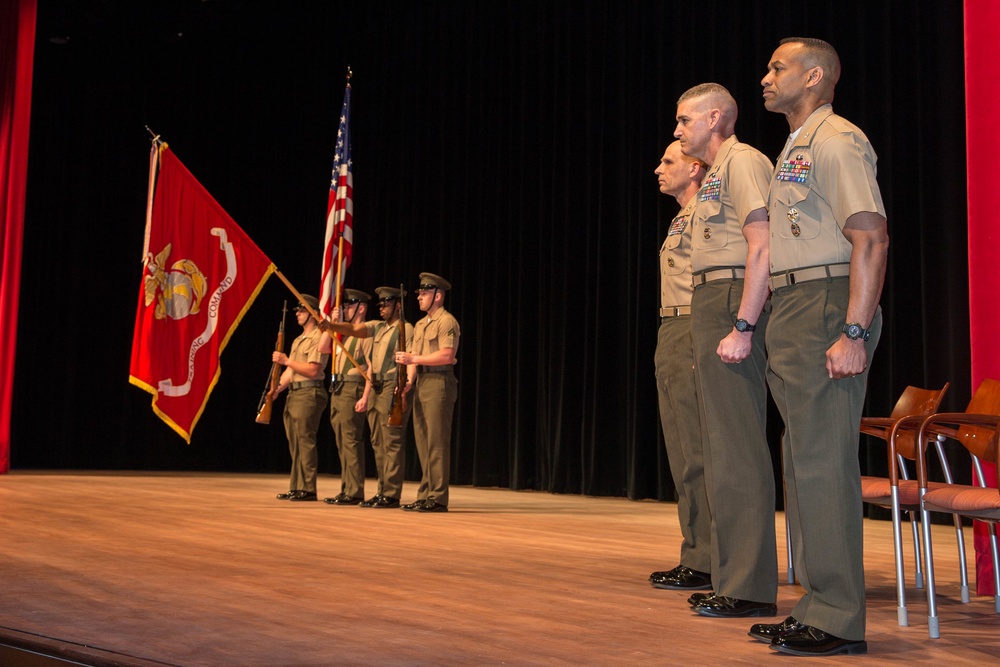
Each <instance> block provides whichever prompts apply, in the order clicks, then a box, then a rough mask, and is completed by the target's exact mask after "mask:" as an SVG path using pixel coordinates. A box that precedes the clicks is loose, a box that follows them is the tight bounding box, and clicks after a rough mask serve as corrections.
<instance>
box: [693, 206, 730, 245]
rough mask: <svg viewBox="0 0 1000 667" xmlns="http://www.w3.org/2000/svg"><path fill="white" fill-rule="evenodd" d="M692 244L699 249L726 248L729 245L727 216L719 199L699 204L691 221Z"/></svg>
mask: <svg viewBox="0 0 1000 667" xmlns="http://www.w3.org/2000/svg"><path fill="white" fill-rule="evenodd" d="M691 224H692V225H693V226H692V227H691V243H692V245H695V246H698V247H699V248H724V247H726V244H727V243H728V236H729V230H728V229H726V214H725V211H723V210H722V202H721V201H719V200H717V199H709V200H707V201H703V202H698V208H696V209H695V211H694V217H693V219H692V220H691Z"/></svg>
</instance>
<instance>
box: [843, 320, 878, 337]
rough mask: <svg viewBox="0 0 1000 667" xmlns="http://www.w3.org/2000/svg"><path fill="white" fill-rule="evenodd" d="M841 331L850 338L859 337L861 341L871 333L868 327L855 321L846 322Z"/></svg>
mask: <svg viewBox="0 0 1000 667" xmlns="http://www.w3.org/2000/svg"><path fill="white" fill-rule="evenodd" d="M841 331H842V332H843V333H844V334H846V335H847V337H848V338H850V339H851V340H858V339H859V338H860V339H861V340H863V341H867V340H868V339H869V338H871V335H872V332H871V330H870V329H865V328H864V327H863V326H861V325H860V324H858V323H857V322H848V323H846V324H845V325H844V328H843V329H841Z"/></svg>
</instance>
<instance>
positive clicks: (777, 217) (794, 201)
mask: <svg viewBox="0 0 1000 667" xmlns="http://www.w3.org/2000/svg"><path fill="white" fill-rule="evenodd" d="M771 187H772V190H773V191H774V192H773V193H772V204H771V211H770V225H771V231H774V230H775V229H776V230H777V232H778V235H779V236H780V237H781V238H783V239H798V240H801V241H806V240H809V239H814V238H816V237H817V236H819V232H820V222H819V219H820V216H819V208H818V206H817V199H818V198H817V195H816V193H814V192H813V191H812V189H811V188H810V187H809V186H808V185H806V184H805V183H791V182H784V181H779V182H776V183H774V184H773V185H772V186H771Z"/></svg>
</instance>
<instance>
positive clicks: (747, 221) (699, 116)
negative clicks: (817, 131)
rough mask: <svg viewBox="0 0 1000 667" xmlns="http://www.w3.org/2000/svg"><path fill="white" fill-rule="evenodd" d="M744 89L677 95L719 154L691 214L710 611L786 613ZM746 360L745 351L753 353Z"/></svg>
mask: <svg viewBox="0 0 1000 667" xmlns="http://www.w3.org/2000/svg"><path fill="white" fill-rule="evenodd" d="M736 115H737V109H736V101H735V100H734V99H733V97H732V95H730V94H729V91H728V90H726V89H725V88H724V87H722V86H720V85H719V84H717V83H703V84H701V85H698V86H695V87H694V88H691V89H690V90H688V91H686V92H685V93H684V94H683V95H681V97H680V99H679V100H678V101H677V128H676V130H675V131H674V136H675V137H677V139H679V140H680V144H681V151H683V152H684V154H685V155H690V156H692V157H696V158H698V159H699V160H701V161H702V162H704V163H705V164H710V165H712V166H711V167H710V168H709V169H708V174H707V175H706V176H705V180H704V182H703V183H702V186H701V189H700V190H699V191H698V195H697V197H696V198H695V199H696V200H697V202H696V204H695V209H694V212H693V213H692V214H691V268H692V271H693V277H694V294H693V296H692V298H691V330H692V331H693V332H697V335H695V336H694V341H693V342H694V356H695V369H696V375H697V386H698V392H699V398H700V401H701V424H702V436H703V438H704V442H705V450H704V456H705V483H706V489H707V493H708V502H709V508H710V510H711V513H712V525H713V533H712V547H713V548H712V552H713V553H712V583H713V585H714V586H715V595H712V596H710V597H707V598H703V599H700V600H696V601H695V603H694V604H693V606H692V608H693V609H694V610H695V611H696V612H697V613H699V614H701V615H703V616H713V617H740V616H774V615H776V614H777V606H776V604H775V600H776V599H777V595H778V556H777V552H776V548H775V530H774V473H773V472H772V469H771V453H770V450H769V448H768V446H767V438H766V435H765V421H766V415H767V388H766V384H765V377H764V372H765V363H766V361H765V357H764V333H765V329H766V323H767V313H766V312H765V305H766V302H767V296H768V288H767V275H768V259H767V253H768V245H767V243H768V242H767V235H768V224H767V189H768V184H769V180H770V172H771V164H770V162H769V161H768V159H767V158H766V157H764V156H763V155H762V154H761V153H760V151H758V150H756V149H755V148H753V147H751V146H748V145H747V144H743V143H739V141H738V140H737V138H736V135H735V126H736ZM744 362H745V363H744Z"/></svg>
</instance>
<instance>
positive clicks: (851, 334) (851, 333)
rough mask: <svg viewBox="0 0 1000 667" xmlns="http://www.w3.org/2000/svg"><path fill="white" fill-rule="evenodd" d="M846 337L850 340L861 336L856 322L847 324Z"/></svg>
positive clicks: (859, 327)
mask: <svg viewBox="0 0 1000 667" xmlns="http://www.w3.org/2000/svg"><path fill="white" fill-rule="evenodd" d="M847 337H848V338H850V339H851V340H857V339H859V338H861V326H860V325H858V324H848V325H847Z"/></svg>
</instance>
